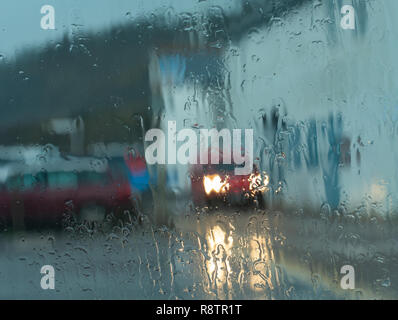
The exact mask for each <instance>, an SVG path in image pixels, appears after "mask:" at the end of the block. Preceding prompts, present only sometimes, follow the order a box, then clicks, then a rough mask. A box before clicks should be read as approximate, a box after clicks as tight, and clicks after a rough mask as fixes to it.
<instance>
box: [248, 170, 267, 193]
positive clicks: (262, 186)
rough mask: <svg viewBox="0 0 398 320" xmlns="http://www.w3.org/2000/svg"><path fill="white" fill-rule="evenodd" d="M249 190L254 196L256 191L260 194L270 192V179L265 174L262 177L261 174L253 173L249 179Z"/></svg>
mask: <svg viewBox="0 0 398 320" xmlns="http://www.w3.org/2000/svg"><path fill="white" fill-rule="evenodd" d="M249 183H250V186H249V190H250V191H251V192H252V194H254V193H255V192H256V191H260V192H262V193H263V192H265V191H268V187H267V186H268V183H269V177H268V176H267V175H266V174H265V173H264V174H263V175H261V173H257V174H255V173H252V174H251V175H250V177H249Z"/></svg>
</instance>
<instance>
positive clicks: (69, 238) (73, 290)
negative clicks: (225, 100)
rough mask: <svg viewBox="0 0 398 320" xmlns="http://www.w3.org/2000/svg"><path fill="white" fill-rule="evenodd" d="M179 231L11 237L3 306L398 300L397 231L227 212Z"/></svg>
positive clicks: (4, 260) (0, 289)
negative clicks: (344, 281)
mask: <svg viewBox="0 0 398 320" xmlns="http://www.w3.org/2000/svg"><path fill="white" fill-rule="evenodd" d="M175 224H176V227H175V230H169V229H167V228H165V227H163V228H154V227H151V226H150V225H146V224H144V225H141V226H137V225H135V224H132V223H125V224H123V225H120V226H116V227H111V226H108V227H106V226H105V227H103V228H97V229H94V230H90V229H89V228H83V227H81V226H80V227H78V228H74V229H73V230H72V228H69V229H68V231H64V232H56V233H54V232H42V233H41V234H38V233H25V234H22V233H20V234H9V233H4V232H3V233H2V234H0V237H1V241H0V246H1V254H0V257H1V258H0V270H1V273H0V298H11V299H13V298H39V299H41V298H46V299H48V298H49V299H52V298H54V299H59V298H67V299H68V298H78V299H93V298H94V299H106V298H112V299H113V298H116V299H146V298H152V299H158V298H162V299H163V298H165V299H304V298H311V299H342V298H344V299H365V298H377V299H391V298H397V297H398V292H397V286H396V284H395V283H396V281H397V280H398V274H397V272H396V270H397V256H398V255H397V246H396V240H394V237H393V236H392V235H393V234H394V230H392V229H393V228H392V227H391V226H389V225H388V224H387V223H382V222H380V223H361V222H353V221H349V220H348V219H344V220H343V219H338V221H337V220H336V221H330V220H323V219H320V218H311V217H305V216H303V215H302V214H300V213H295V214H293V213H292V214H289V215H284V214H282V213H278V212H275V213H270V212H254V213H252V214H249V213H247V212H246V213H238V212H235V211H234V210H228V211H226V210H224V212H223V214H220V213H218V212H211V213H206V212H202V213H201V214H191V215H187V216H185V217H181V218H180V219H178V220H176V223H175ZM107 228H108V229H107ZM46 264H50V265H53V266H54V268H55V270H56V276H55V279H56V286H55V290H54V291H51V290H42V289H41V288H40V278H41V276H42V275H41V274H40V268H41V266H43V265H46ZM346 264H350V265H352V266H354V268H355V271H356V274H355V281H356V283H355V285H356V289H355V290H343V289H341V287H340V280H341V277H342V276H343V275H342V274H340V269H341V267H342V266H343V265H346Z"/></svg>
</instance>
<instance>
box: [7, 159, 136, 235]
mask: <svg viewBox="0 0 398 320" xmlns="http://www.w3.org/2000/svg"><path fill="white" fill-rule="evenodd" d="M73 167H74V166H73V165H72V166H71V168H73ZM77 167H78V166H77ZM71 168H64V170H62V166H60V168H59V170H58V171H54V170H53V169H52V170H46V171H39V172H20V173H18V174H15V175H11V176H9V177H8V178H7V179H6V181H5V182H4V183H3V184H1V185H0V224H4V225H13V226H14V227H29V226H30V225H37V224H40V225H53V224H54V223H58V222H60V221H61V219H62V217H63V215H64V214H65V213H68V212H69V213H72V214H73V215H75V216H76V217H77V218H78V219H87V220H96V221H98V220H102V219H103V218H104V217H105V214H106V213H109V212H114V213H117V212H120V211H123V210H125V209H131V201H130V197H131V187H130V183H129V181H128V174H127V171H126V170H127V167H126V166H125V164H124V161H123V159H118V160H113V161H110V162H109V164H108V166H107V168H106V170H89V169H90V168H87V170H84V168H79V170H69V169H71ZM28 169H30V171H32V170H31V169H32V168H28Z"/></svg>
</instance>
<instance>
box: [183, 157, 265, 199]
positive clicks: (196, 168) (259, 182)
mask: <svg viewBox="0 0 398 320" xmlns="http://www.w3.org/2000/svg"><path fill="white" fill-rule="evenodd" d="M209 154H210V152H209ZM209 162H210V161H209ZM219 162H220V164H196V165H193V166H192V167H191V189H192V199H193V203H194V205H195V206H203V205H209V204H213V203H224V204H247V203H248V202H251V201H252V200H254V199H256V200H257V201H258V203H259V205H261V206H262V205H263V197H262V196H261V194H262V193H263V192H265V191H267V190H268V189H267V185H268V176H266V175H262V174H261V173H260V172H258V170H257V168H256V166H255V165H254V166H253V170H252V172H251V173H250V174H248V175H236V174H235V168H236V167H243V166H244V165H243V164H242V165H236V164H234V163H232V164H223V163H222V154H221V153H220V161H219Z"/></svg>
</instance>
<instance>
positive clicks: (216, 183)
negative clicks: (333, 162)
mask: <svg viewBox="0 0 398 320" xmlns="http://www.w3.org/2000/svg"><path fill="white" fill-rule="evenodd" d="M203 186H204V188H205V192H206V194H210V192H212V191H213V190H214V191H215V192H216V193H220V192H226V191H227V190H228V189H229V183H228V181H227V179H225V181H222V179H221V177H220V176H219V175H218V174H216V175H212V176H205V177H204V179H203Z"/></svg>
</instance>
